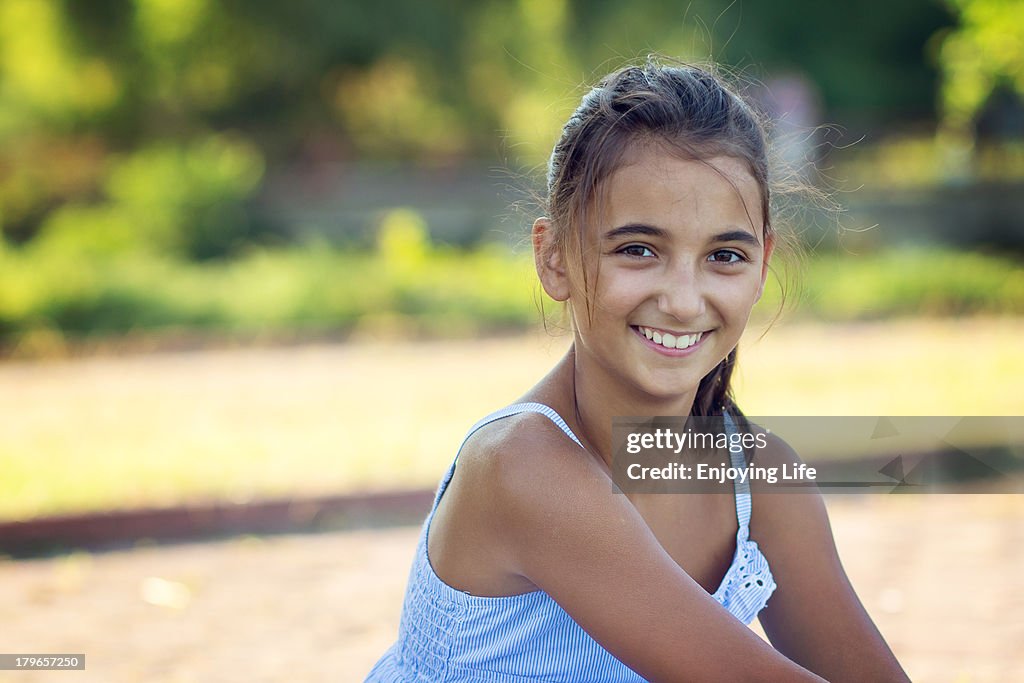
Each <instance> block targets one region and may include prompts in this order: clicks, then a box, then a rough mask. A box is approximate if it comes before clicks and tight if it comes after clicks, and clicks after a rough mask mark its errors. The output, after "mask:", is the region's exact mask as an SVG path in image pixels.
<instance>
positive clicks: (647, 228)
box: [604, 223, 761, 247]
mask: <svg viewBox="0 0 1024 683" xmlns="http://www.w3.org/2000/svg"><path fill="white" fill-rule="evenodd" d="M667 235H668V233H667V232H666V231H665V230H663V229H661V228H658V227H655V226H653V225H647V224H645V223H626V224H625V225H620V226H619V227H617V228H612V229H611V230H609V231H608V232H606V233H605V234H604V239H605V240H608V241H611V240H616V239H619V238H622V237H636V236H644V237H667ZM709 241H710V242H742V243H744V244H749V245H751V246H755V247H759V246H761V242H760V240H758V239H757V238H756V237H755V236H754V235H753V234H751V233H750V232H747V231H746V230H727V231H725V232H721V233H718V234H717V235H714V236H712V237H711V239H710V240H709Z"/></svg>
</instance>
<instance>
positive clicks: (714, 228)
mask: <svg viewBox="0 0 1024 683" xmlns="http://www.w3.org/2000/svg"><path fill="white" fill-rule="evenodd" d="M603 185H604V186H603V188H602V192H601V195H602V196H601V199H602V200H603V201H602V204H603V207H602V211H601V214H600V216H601V220H600V221H599V222H600V223H601V224H602V225H603V226H605V227H608V226H616V225H624V224H626V223H644V224H649V225H655V226H658V227H662V228H666V229H671V228H674V227H680V228H685V229H687V230H696V231H698V232H708V233H711V232H718V231H720V229H721V228H723V227H727V226H732V227H739V228H744V229H748V230H752V231H753V232H754V234H755V235H757V237H758V238H759V239H760V238H761V237H762V236H763V230H764V225H763V222H764V221H763V216H762V210H761V188H760V186H759V185H758V183H757V181H756V180H755V179H754V177H753V175H751V173H750V171H749V169H748V168H747V165H746V163H745V162H744V161H742V160H740V159H737V158H735V157H728V156H718V157H711V158H708V159H685V158H681V157H680V156H679V155H677V154H673V153H671V152H670V151H668V150H666V149H664V148H663V147H660V146H657V145H642V146H640V145H638V146H634V147H632V148H631V149H630V150H628V151H627V152H626V154H625V155H624V157H623V163H622V164H621V165H620V166H619V168H618V169H616V170H615V171H614V172H613V173H612V174H611V175H610V176H609V177H608V178H607V180H605V182H604V184H603Z"/></svg>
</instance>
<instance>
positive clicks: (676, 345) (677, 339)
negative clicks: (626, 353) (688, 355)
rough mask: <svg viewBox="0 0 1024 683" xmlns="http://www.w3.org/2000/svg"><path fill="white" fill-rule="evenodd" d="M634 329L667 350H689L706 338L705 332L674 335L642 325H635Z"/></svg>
mask: <svg viewBox="0 0 1024 683" xmlns="http://www.w3.org/2000/svg"><path fill="white" fill-rule="evenodd" d="M633 329H635V330H637V331H638V332H640V334H642V335H644V336H645V337H647V338H648V339H650V340H651V341H652V342H654V343H655V344H658V345H659V346H663V347H665V348H666V349H688V348H690V347H691V346H693V345H694V344H696V343H697V342H699V341H700V340H701V337H703V336H704V332H684V333H674V332H666V331H664V330H659V329H656V328H653V327H643V326H642V325H635V326H634V327H633Z"/></svg>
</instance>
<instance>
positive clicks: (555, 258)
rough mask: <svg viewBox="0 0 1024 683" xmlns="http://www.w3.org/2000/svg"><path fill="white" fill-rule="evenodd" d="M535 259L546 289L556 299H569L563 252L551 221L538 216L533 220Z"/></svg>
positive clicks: (538, 272)
mask: <svg viewBox="0 0 1024 683" xmlns="http://www.w3.org/2000/svg"><path fill="white" fill-rule="evenodd" d="M532 239H533V261H534V265H535V266H536V267H537V276H538V277H539V278H540V284H541V286H542V287H543V288H544V291H545V292H546V293H547V295H548V296H550V297H551V298H552V299H554V300H555V301H566V300H568V299H569V278H568V276H567V274H566V271H565V262H564V260H563V258H562V252H561V250H560V249H559V248H558V246H557V245H556V244H555V234H554V231H553V230H552V229H551V221H550V220H549V219H547V218H538V219H537V220H536V221H534V222H533V232H532Z"/></svg>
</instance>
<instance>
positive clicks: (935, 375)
mask: <svg viewBox="0 0 1024 683" xmlns="http://www.w3.org/2000/svg"><path fill="white" fill-rule="evenodd" d="M759 332H760V330H758V329H751V330H750V334H749V335H748V338H747V339H745V340H744V342H743V344H742V345H741V365H740V371H739V375H738V377H737V383H738V384H737V385H738V389H739V396H740V399H741V405H742V406H743V408H744V410H745V411H746V412H747V413H748V414H750V415H759V414H760V415H1024V394H1022V393H1021V391H1020V385H1021V381H1022V380H1024V356H1022V354H1021V353H1020V339H1021V338H1022V337H1024V319H1017V318H1005V319H979V318H970V319H962V320H955V319H950V320H938V321H936V320H933V321H915V320H905V321H890V322H884V323H881V322H879V323H857V324H844V325H821V324H794V325H777V326H776V328H775V329H773V330H772V331H771V332H769V333H768V335H767V336H765V337H764V338H763V339H760V340H759V339H758V335H759ZM567 342H568V340H567V339H565V338H561V339H559V338H554V339H553V338H550V337H546V336H540V335H527V336H516V337H510V338H501V339H477V340H463V341H428V342H417V341H415V340H410V341H406V342H397V341H386V342H385V341H372V340H365V341H362V342H359V343H351V344H344V345H333V346H328V345H321V346H306V347H294V348H278V349H241V350H221V351H206V352H192V353H163V354H152V355H140V356H130V357H98V358H89V359H79V360H74V361H48V362H39V361H34V362H24V361H22V362H7V363H5V364H2V365H0V414H3V415H5V416H6V417H5V419H4V420H2V421H0V473H2V476H0V519H7V520H10V519H25V518H29V517H33V516H37V515H45V514H54V513H64V512H75V511H83V510H97V509H107V508H123V507H135V506H144V505H145V506H148V505H170V504H175V503H179V502H182V501H197V500H210V499H220V500H236V501H243V500H249V499H253V498H259V497H265V496H277V495H302V494H327V493H340V492H346V491H357V490H375V489H394V488H405V487H432V486H434V485H435V484H436V481H437V479H438V477H439V476H440V474H441V472H442V471H443V469H444V468H445V466H446V465H447V464H448V463H449V462H450V461H451V458H452V457H453V455H454V453H455V450H456V448H457V447H458V444H459V441H460V439H461V438H462V436H463V434H464V433H465V431H466V429H467V428H468V427H469V426H470V425H471V424H472V423H473V422H474V421H475V420H477V419H478V418H479V417H481V416H482V415H484V414H485V413H487V412H489V411H491V410H493V409H496V408H498V407H501V406H502V405H505V404H507V403H510V402H511V401H513V400H514V399H515V398H516V397H517V396H518V395H520V394H521V393H522V392H524V391H525V390H526V389H528V388H529V387H530V386H531V385H532V384H533V382H535V381H536V380H537V379H539V378H540V377H541V376H542V375H543V374H544V373H545V372H546V370H547V369H548V368H549V367H550V366H551V365H552V364H553V363H554V362H555V361H556V360H557V358H558V357H559V356H560V355H561V353H562V352H563V351H564V349H565V347H566V345H567Z"/></svg>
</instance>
